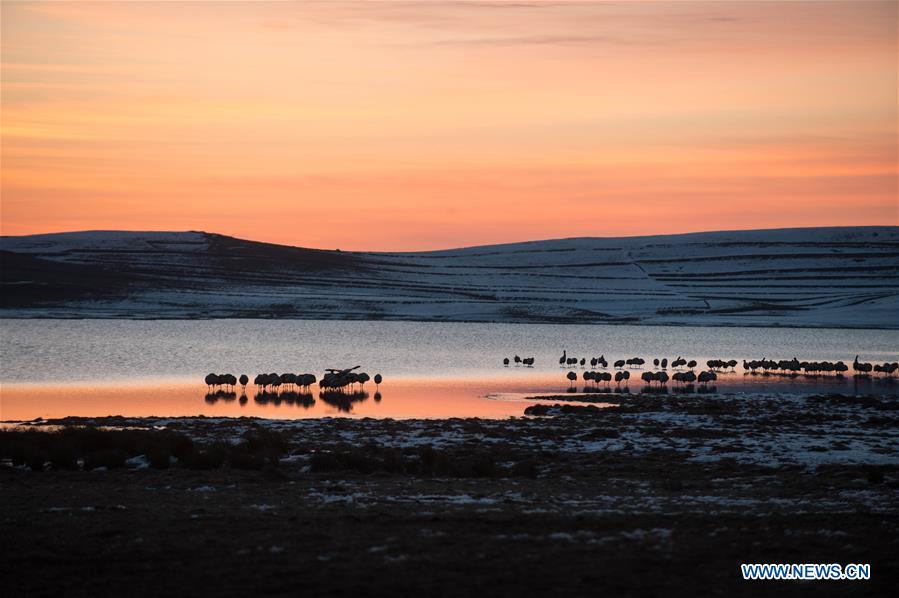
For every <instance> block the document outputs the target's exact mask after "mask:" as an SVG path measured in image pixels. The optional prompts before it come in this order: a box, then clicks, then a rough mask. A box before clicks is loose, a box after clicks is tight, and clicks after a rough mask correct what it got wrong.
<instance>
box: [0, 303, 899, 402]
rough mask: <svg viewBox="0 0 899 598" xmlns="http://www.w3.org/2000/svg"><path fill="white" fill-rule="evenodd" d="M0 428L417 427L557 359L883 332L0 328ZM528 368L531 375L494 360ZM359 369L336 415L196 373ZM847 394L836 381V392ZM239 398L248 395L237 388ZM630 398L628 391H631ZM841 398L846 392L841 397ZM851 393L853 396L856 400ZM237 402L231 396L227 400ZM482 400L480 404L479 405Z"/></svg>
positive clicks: (240, 324)
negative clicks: (204, 421) (91, 419)
mask: <svg viewBox="0 0 899 598" xmlns="http://www.w3.org/2000/svg"><path fill="white" fill-rule="evenodd" d="M0 331H2V342H0V384H2V390H0V418H2V419H23V418H30V417H36V416H43V417H48V416H49V417H55V416H58V415H92V416H93V415H107V414H113V413H116V414H125V415H197V414H207V415H239V414H246V415H265V416H269V417H308V416H321V415H335V414H341V413H347V409H345V408H346V407H347V406H348V407H349V413H352V414H355V415H371V416H390V417H413V416H414V417H422V416H448V415H483V416H504V415H510V414H520V413H521V410H522V408H523V407H522V403H521V402H520V400H521V399H523V397H524V396H526V395H528V394H533V393H546V392H550V393H555V392H563V391H565V390H566V389H567V387H568V383H567V381H566V380H565V379H564V373H565V372H566V371H567V370H560V368H559V365H558V359H559V357H560V356H561V353H562V350H563V349H567V351H568V354H569V355H570V356H577V357H587V358H588V360H589V358H590V357H592V356H599V355H600V354H605V356H606V358H607V359H608V360H609V361H610V362H611V361H613V360H614V359H619V358H626V357H632V356H639V357H643V358H644V359H646V360H647V362H651V359H652V358H653V357H668V358H669V359H672V358H674V357H676V356H678V355H682V356H684V357H685V358H687V359H697V360H699V361H700V363H703V362H704V361H705V360H706V359H710V358H722V359H737V360H742V359H744V358H747V359H748V358H760V357H767V358H771V359H783V358H792V357H794V356H796V357H798V358H799V359H801V360H810V361H812V360H840V359H842V360H844V361H846V362H847V363H848V362H849V361H851V360H852V358H853V357H854V356H855V355H856V354H859V355H860V359H862V360H866V361H872V362H883V361H894V360H896V359H897V353H899V332H897V331H895V330H834V329H817V330H812V329H782V328H678V327H646V326H597V325H585V326H576V325H537V324H465V323H446V324H444V323H419V322H333V321H298V320H201V321H134V320H0ZM515 354H518V355H521V356H522V357H535V358H536V364H535V367H534V368H515V367H510V368H503V367H502V358H503V357H512V356H513V355H515ZM355 365H361V366H362V369H363V370H365V371H367V372H369V373H370V374H372V375H373V374H374V373H378V372H379V373H381V374H383V375H384V378H385V383H384V384H382V385H381V387H380V389H379V390H380V394H381V396H380V397H379V398H380V400H375V397H374V391H375V389H374V385H368V386H366V391H368V396H367V397H358V398H359V400H358V401H352V402H349V405H346V404H343V402H341V401H336V403H338V404H336V405H335V404H332V403H331V402H329V401H327V400H322V399H321V398H320V397H319V395H318V391H317V388H316V389H315V392H314V393H313V395H314V396H313V397H312V399H313V402H314V403H313V404H311V405H310V404H309V400H308V398H304V397H296V398H294V397H289V396H288V397H286V400H280V401H279V402H278V404H275V403H276V401H275V400H273V399H271V398H267V397H264V396H263V397H256V396H254V395H253V393H252V388H251V389H250V392H249V393H248V400H247V401H246V402H244V403H241V401H240V400H239V397H237V396H235V397H230V396H224V397H218V398H216V397H206V396H205V395H206V388H205V385H204V384H203V383H202V378H203V376H204V375H205V374H207V373H209V372H231V373H234V374H236V375H239V374H241V373H247V374H249V375H250V378H251V379H252V377H253V375H255V374H256V373H259V372H285V371H289V372H311V373H315V374H316V375H318V376H321V373H322V372H323V371H324V369H325V368H332V367H333V368H337V367H340V368H342V367H350V366H355ZM719 384H723V385H725V386H728V387H729V388H730V389H732V390H736V391H739V390H741V389H744V388H752V389H756V388H760V387H761V386H771V385H774V384H776V385H780V386H779V389H781V390H782V389H783V388H784V385H786V388H788V389H789V388H796V387H798V385H803V388H805V387H807V385H808V384H814V385H818V386H822V385H823V388H828V387H830V386H833V385H834V382H832V381H831V382H827V381H819V382H802V381H783V380H778V381H774V380H771V379H768V380H761V379H759V378H751V377H748V376H743V375H742V373H739V372H738V374H733V375H729V376H726V377H724V379H723V380H722V381H721V382H720V383H719ZM849 384H850V383H849V382H843V383H839V385H840V386H848V385H849ZM251 387H252V385H251ZM631 390H632V391H638V390H639V388H638V385H637V384H635V383H634V382H633V381H632V382H631ZM847 390H851V389H847ZM862 390H863V391H864V390H866V389H862ZM239 394H240V393H239V392H238V395H239ZM485 395H491V397H489V398H485Z"/></svg>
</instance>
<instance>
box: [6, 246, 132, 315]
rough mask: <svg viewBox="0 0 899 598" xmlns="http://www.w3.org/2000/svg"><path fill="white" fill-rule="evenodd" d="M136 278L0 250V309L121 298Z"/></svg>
mask: <svg viewBox="0 0 899 598" xmlns="http://www.w3.org/2000/svg"><path fill="white" fill-rule="evenodd" d="M136 281H137V278H136V277H134V276H132V275H130V274H128V273H126V272H121V271H119V270H116V269H113V268H107V267H104V266H93V265H83V264H71V263H65V262H57V261H53V260H46V259H41V258H36V257H33V256H30V255H27V254H22V253H14V252H12V251H0V285H2V286H0V288H2V293H0V306H2V308H3V309H8V308H14V307H30V306H35V305H39V304H41V303H58V302H66V301H78V300H88V299H103V300H110V299H121V298H124V297H126V296H127V295H128V291H129V287H130V286H131V285H132V284H134V283H135V282H136Z"/></svg>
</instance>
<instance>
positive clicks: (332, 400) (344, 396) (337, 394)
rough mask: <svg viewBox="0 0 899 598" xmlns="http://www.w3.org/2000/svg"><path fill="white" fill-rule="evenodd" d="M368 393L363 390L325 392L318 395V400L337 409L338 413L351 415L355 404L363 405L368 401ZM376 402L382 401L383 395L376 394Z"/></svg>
mask: <svg viewBox="0 0 899 598" xmlns="http://www.w3.org/2000/svg"><path fill="white" fill-rule="evenodd" d="M368 396H369V395H368V393H367V392H365V391H362V390H358V391H353V392H343V391H340V390H323V391H321V392H319V393H318V398H320V399H321V400H322V401H324V402H325V403H327V404H328V405H331V406H332V407H336V408H337V410H338V411H341V412H343V413H349V412H351V411H352V410H353V404H355V403H361V402H362V401H365V400H367V399H368ZM375 400H376V401H380V400H381V393H376V394H375Z"/></svg>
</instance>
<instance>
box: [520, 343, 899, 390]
mask: <svg viewBox="0 0 899 598" xmlns="http://www.w3.org/2000/svg"><path fill="white" fill-rule="evenodd" d="M514 363H515V365H526V366H529V367H533V365H534V358H533V357H529V358H527V359H522V358H521V357H519V356H518V355H516V356H515V357H514ZM588 363H589V364H590V368H601V369H608V367H609V361H608V360H607V359H606V357H605V354H603V355H600V356H599V357H591V358H589V360H588V358H587V357H575V356H572V355H569V354H568V351H567V350H564V351H562V356H561V357H559V367H561V368H564V367H566V366H567V367H578V366H580V367H581V368H586V367H587V364H588ZM738 363H739V362H738V361H737V360H736V359H709V360H707V361H706V362H705V365H706V368H707V369H705V370H701V371H698V372H697V371H696V369H697V367H698V365H699V363H698V362H697V361H696V360H695V359H690V360H687V359H685V358H683V357H682V356H680V355H678V356H677V357H676V358H674V359H671V360H670V361H669V360H668V358H667V357H665V358H655V359H653V360H652V365H653V366H654V368H655V369H654V370H648V371H644V372H642V373H641V374H640V379H641V380H642V381H643V382H645V383H646V384H647V385H648V386H647V389H649V388H653V385H654V384H657V385H658V387H664V386H665V385H666V384H668V382H669V381H671V382H673V383H675V384H676V385H686V386H687V387H692V385H693V384H694V383H699V384H700V388H704V389H706V390H708V385H709V384H710V383H714V382H715V381H717V380H718V375H719V374H722V373H727V372H736V368H737V365H738ZM509 364H510V359H509V358H508V357H506V358H504V359H503V365H504V366H508V365H509ZM645 364H646V360H644V359H643V358H641V357H630V358H626V359H618V360H615V361H614V362H613V363H612V367H613V368H614V369H615V370H617V371H616V372H615V373H614V376H613V374H612V372H603V371H596V370H595V369H589V370H587V371H584V372H583V373H582V374H581V378H582V379H583V381H584V384H585V389H587V390H591V389H597V388H600V385H603V388H605V387H608V386H609V385H610V384H611V382H612V381H613V380H614V382H615V383H616V384H617V385H618V386H621V384H624V385H625V386H626V385H627V383H628V380H629V379H630V371H628V370H627V369H625V368H630V369H642V368H643V366H644V365H645ZM669 366H670V368H671V370H672V372H671V373H670V374H669V372H668V370H669ZM849 369H850V366H849V365H847V364H846V363H844V362H842V361H836V362H830V361H800V360H799V359H797V358H795V357H794V358H793V359H782V360H778V361H775V360H772V359H765V358H763V359H756V360H745V359H744V360H743V370H744V371H745V373H746V374H764V375H784V376H798V375H805V376H808V377H819V376H835V377H843V375H844V374H845V373H846V372H848V371H849ZM851 369H852V371H853V373H854V375H855V377H858V378H865V377H870V376H871V375H872V374H873V375H876V376H881V377H886V378H892V377H893V376H895V375H896V373H897V372H899V362H884V363H882V364H871V363H864V362H860V361H859V360H858V355H856V356H855V360H854V361H853V362H852V364H851ZM565 376H566V378H567V379H568V381H569V382H570V383H571V386H570V388H569V391H571V390H573V388H574V385H575V384H576V383H577V380H578V374H577V372H575V371H573V370H572V371H569V372H568V373H567V374H566V375H565Z"/></svg>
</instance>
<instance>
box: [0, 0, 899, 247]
mask: <svg viewBox="0 0 899 598" xmlns="http://www.w3.org/2000/svg"><path fill="white" fill-rule="evenodd" d="M0 6H2V166H0V168H2V183H0V185H2V189H0V191H2V203H0V210H2V214H0V216H2V218H0V224H2V233H3V234H7V235H10V234H27V233H34V232H51V231H64V230H80V229H140V230H189V229H193V230H207V231H214V232H221V233H225V234H231V235H236V236H241V237H246V238H253V239H260V240H265V241H273V242H279V243H288V244H295V245H305V246H313V247H340V248H343V249H388V250H390V249H429V248H439V247H452V246H460V245H473V244H483V243H494V242H507V241H516V240H528V239H538V238H551V237H567V236H584V235H599V236H615V235H632V234H644V233H668V232H682V231H695V230H713V229H734V228H765V227H781V226H817V225H836V224H899V215H897V34H896V23H897V3H896V2H893V1H888V2H881V3H876V2H864V1H852V2H846V3H842V2H776V1H775V2H761V1H759V2H680V1H669V2H615V3H601V2H578V1H571V0H567V1H558V2H552V1H539V0H519V1H516V2H512V1H510V2H502V1H496V0H494V1H483V2H464V1H452V0H408V1H387V0H385V1H368V2H365V1H354V2H339V1H327V2H326V1H320V2H293V3H287V2H140V3H132V2H118V3H113V2H108V3H91V2H59V3H52V2H27V3H26V2H10V1H7V0H3V2H2V4H0Z"/></svg>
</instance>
